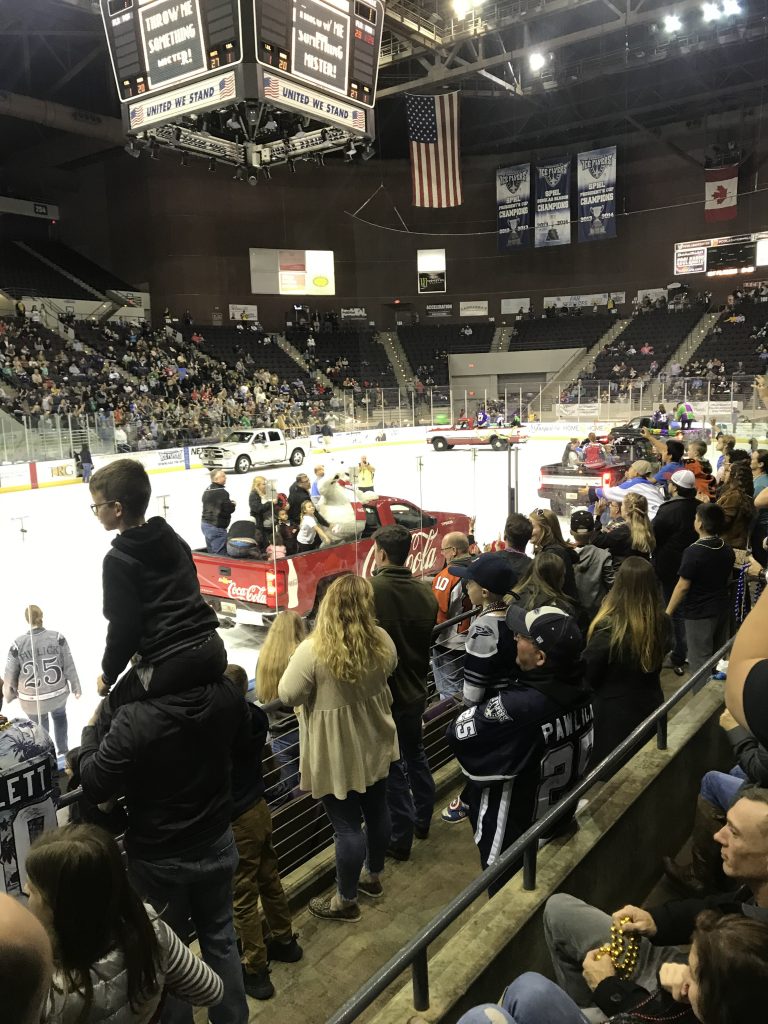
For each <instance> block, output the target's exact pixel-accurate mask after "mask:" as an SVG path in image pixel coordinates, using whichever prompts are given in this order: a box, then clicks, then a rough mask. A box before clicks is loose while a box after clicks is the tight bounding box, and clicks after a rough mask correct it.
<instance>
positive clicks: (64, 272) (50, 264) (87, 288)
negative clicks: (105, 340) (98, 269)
mask: <svg viewBox="0 0 768 1024" xmlns="http://www.w3.org/2000/svg"><path fill="white" fill-rule="evenodd" d="M13 244H14V245H17V246H18V247H19V249H23V250H24V252H26V253H29V255H30V256H34V258H35V259H36V260H37V261H38V262H39V263H44V264H45V265H46V267H50V268H51V270H55V271H56V273H57V274H61V276H62V277H67V278H69V280H70V281H73V282H74V283H75V284H76V285H77V286H78V287H79V288H82V289H84V290H85V291H87V292H90V293H91V295H93V296H95V298H97V299H102V300H103V299H104V295H103V294H102V292H97V291H96V289H95V288H91V286H90V285H89V284H86V282H85V281H83V280H81V278H79V277H75V275H74V274H70V272H69V271H68V270H65V269H64V267H60V266H59V264H58V263H54V262H53V260H49V259H48V257H47V256H41V255H40V253H39V252H37V251H36V250H35V249H33V248H32V246H31V245H27V243H26V242H14V243H13ZM118 308H119V307H118ZM111 315H112V314H111V313H110V316H111Z"/></svg>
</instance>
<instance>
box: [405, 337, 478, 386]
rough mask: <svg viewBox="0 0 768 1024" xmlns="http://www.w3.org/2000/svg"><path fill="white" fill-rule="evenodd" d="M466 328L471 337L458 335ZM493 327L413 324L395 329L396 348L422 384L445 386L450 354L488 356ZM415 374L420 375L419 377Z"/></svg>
mask: <svg viewBox="0 0 768 1024" xmlns="http://www.w3.org/2000/svg"><path fill="white" fill-rule="evenodd" d="M468 326H469V327H470V328H471V330H472V334H471V335H466V334H464V333H462V332H463V331H465V330H466V329H467V327H468ZM494 333H495V327H494V325H493V324H486V323H478V324H469V325H467V324H434V325H433V324H414V325H413V326H404V325H401V326H400V327H398V328H397V336H398V338H399V339H400V344H401V345H402V346H403V350H404V352H405V354H406V356H407V358H408V361H409V363H410V364H411V366H412V367H413V370H414V372H415V373H416V376H417V377H420V378H421V380H422V383H424V384H427V385H428V386H430V385H429V379H431V380H432V382H433V383H434V384H436V385H437V386H439V387H445V386H446V385H447V384H448V356H449V355H451V354H452V353H454V352H490V350H491V343H492V342H493V335H494ZM419 370H421V371H422V372H421V373H420V372H419Z"/></svg>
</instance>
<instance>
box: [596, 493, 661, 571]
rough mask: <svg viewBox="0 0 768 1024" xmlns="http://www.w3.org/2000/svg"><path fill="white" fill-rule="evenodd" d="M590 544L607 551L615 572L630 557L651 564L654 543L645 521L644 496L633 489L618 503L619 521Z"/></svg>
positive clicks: (645, 505)
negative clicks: (619, 505)
mask: <svg viewBox="0 0 768 1024" xmlns="http://www.w3.org/2000/svg"><path fill="white" fill-rule="evenodd" d="M592 543H593V544H594V545H595V546H596V547H599V548H607V550H608V551H610V553H611V558H612V560H613V566H614V569H617V570H618V568H619V566H620V565H621V563H622V562H623V561H624V559H625V558H629V557H630V556H632V555H637V556H639V557H640V558H645V559H647V560H648V561H650V559H651V556H652V555H653V552H654V549H655V547H656V540H655V538H654V535H653V527H652V526H651V521H650V519H649V518H648V502H647V500H646V498H645V495H644V494H639V493H637V491H636V490H634V489H633V490H630V491H627V492H626V494H625V495H624V499H623V501H622V503H621V519H620V520H618V521H617V522H616V523H614V524H612V525H610V526H609V527H608V528H607V529H605V530H601V531H600V533H598V534H596V536H595V539H594V541H593V542H592Z"/></svg>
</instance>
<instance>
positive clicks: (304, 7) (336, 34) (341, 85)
mask: <svg viewBox="0 0 768 1024" xmlns="http://www.w3.org/2000/svg"><path fill="white" fill-rule="evenodd" d="M254 16H255V21H256V59H257V61H258V62H259V64H261V65H263V66H264V67H268V68H272V69H273V70H275V71H280V72H284V73H285V74H287V75H288V77H289V78H295V79H299V80H300V81H301V82H306V83H308V84H309V85H311V86H314V87H316V88H317V89H320V90H321V91H322V92H324V93H329V92H330V93H331V94H333V95H338V96H344V97H346V98H348V99H351V100H355V101H356V102H358V103H361V104H362V105H363V106H366V107H373V105H374V101H375V98H376V79H377V75H378V67H379V51H380V50H381V33H382V27H383V22H384V4H383V2H382V0H254Z"/></svg>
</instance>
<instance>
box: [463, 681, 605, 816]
mask: <svg viewBox="0 0 768 1024" xmlns="http://www.w3.org/2000/svg"><path fill="white" fill-rule="evenodd" d="M593 720H594V715H593V710H592V701H591V694H590V692H589V691H588V690H586V689H585V688H583V687H582V686H581V685H579V684H578V682H575V683H564V682H559V681H558V680H556V679H555V678H553V677H546V676H543V674H542V678H541V679H537V680H536V681H535V682H532V681H531V680H528V681H526V682H519V681H518V682H516V683H514V684H513V685H512V686H511V687H510V688H509V689H506V690H502V691H500V692H499V693H497V694H495V695H494V696H492V697H491V698H490V699H488V700H486V701H484V702H483V703H482V704H479V705H477V706H476V707H471V708H467V709H466V710H465V711H463V712H462V713H461V714H460V715H459V716H458V717H457V718H456V720H455V721H453V722H451V724H450V725H449V726H448V731H447V739H448V745H449V746H450V748H451V750H452V751H453V752H454V754H455V755H456V758H457V760H458V762H459V764H460V765H461V768H462V771H463V772H464V774H465V775H466V776H468V778H470V779H471V780H472V781H473V782H474V783H476V784H477V785H478V786H480V787H481V788H485V787H489V786H490V787H493V786H496V785H499V786H501V785H506V784H508V783H509V782H512V786H511V789H510V790H509V817H510V820H511V821H513V822H515V824H516V826H517V828H518V829H519V830H524V829H526V828H528V827H529V826H530V825H531V824H532V823H533V822H534V821H536V820H538V819H539V818H540V817H542V816H543V815H544V814H546V812H547V811H548V810H549V809H550V808H551V807H553V806H554V805H555V804H556V803H557V801H558V800H559V799H560V798H561V797H563V796H564V795H565V794H567V793H568V792H570V790H571V789H573V787H574V786H575V785H576V784H577V783H578V782H579V781H580V779H581V778H583V776H584V775H585V774H586V770H587V765H588V763H589V758H590V754H591V752H592V742H593Z"/></svg>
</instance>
